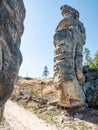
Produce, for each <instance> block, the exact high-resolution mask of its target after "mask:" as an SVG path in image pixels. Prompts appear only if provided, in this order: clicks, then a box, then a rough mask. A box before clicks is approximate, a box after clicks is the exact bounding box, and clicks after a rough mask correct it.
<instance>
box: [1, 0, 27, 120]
mask: <svg viewBox="0 0 98 130" xmlns="http://www.w3.org/2000/svg"><path fill="white" fill-rule="evenodd" d="M24 18H25V8H24V4H23V0H0V121H1V119H2V114H3V109H4V105H5V103H6V101H7V100H8V98H9V97H10V95H11V93H12V91H13V87H14V82H15V79H16V77H17V74H18V71H19V67H20V65H21V63H22V55H21V52H20V49H19V47H20V43H21V36H22V34H23V30H24V27H23V21H24Z"/></svg>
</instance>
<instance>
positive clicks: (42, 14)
mask: <svg viewBox="0 0 98 130" xmlns="http://www.w3.org/2000/svg"><path fill="white" fill-rule="evenodd" d="M64 4H67V5H70V6H72V7H74V8H76V9H77V10H78V11H79V12H80V21H81V22H83V24H84V26H85V28H86V44H85V46H86V47H87V48H89V49H90V51H91V54H92V56H93V55H94V54H95V52H96V50H98V14H97V13H98V0H24V5H25V8H26V18H25V21H24V26H25V30H24V34H23V36H22V40H21V48H20V49H21V52H22V55H23V63H22V65H21V68H20V72H19V75H20V76H27V75H28V76H29V77H32V78H35V77H42V73H43V70H44V66H45V65H47V67H48V70H49V72H50V74H49V76H50V77H51V76H53V56H54V45H53V35H54V33H55V28H56V26H57V24H58V23H59V21H60V20H61V19H62V16H61V13H60V7H61V6H62V5H64Z"/></svg>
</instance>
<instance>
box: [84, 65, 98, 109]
mask: <svg viewBox="0 0 98 130" xmlns="http://www.w3.org/2000/svg"><path fill="white" fill-rule="evenodd" d="M83 72H84V75H85V86H84V91H85V95H86V99H87V103H88V105H89V106H90V107H95V108H98V70H94V69H90V68H89V66H84V68H83Z"/></svg>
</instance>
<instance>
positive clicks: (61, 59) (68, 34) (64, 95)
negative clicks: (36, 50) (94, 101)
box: [54, 5, 86, 108]
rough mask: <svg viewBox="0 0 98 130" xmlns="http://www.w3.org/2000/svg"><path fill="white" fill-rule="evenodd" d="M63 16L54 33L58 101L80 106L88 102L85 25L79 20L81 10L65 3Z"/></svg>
mask: <svg viewBox="0 0 98 130" xmlns="http://www.w3.org/2000/svg"><path fill="white" fill-rule="evenodd" d="M61 13H62V16H63V19H62V20H61V21H60V22H59V24H58V26H57V28H56V32H55V35H54V46H55V51H54V85H55V88H56V89H57V90H58V97H59V102H58V104H59V105H61V106H64V107H68V108H71V107H79V106H82V105H83V104H84V102H85V95H84V92H83V87H84V76H83V71H82V69H83V67H82V51H83V45H84V44H85V38H86V36H85V28H84V26H83V24H82V23H81V22H80V21H79V12H78V11H77V10H76V9H74V8H72V7H70V6H68V5H64V6H62V7H61Z"/></svg>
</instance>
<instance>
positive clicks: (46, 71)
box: [43, 66, 49, 77]
mask: <svg viewBox="0 0 98 130" xmlns="http://www.w3.org/2000/svg"><path fill="white" fill-rule="evenodd" d="M48 74H49V71H48V67H47V66H45V67H44V71H43V77H47V76H48Z"/></svg>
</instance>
